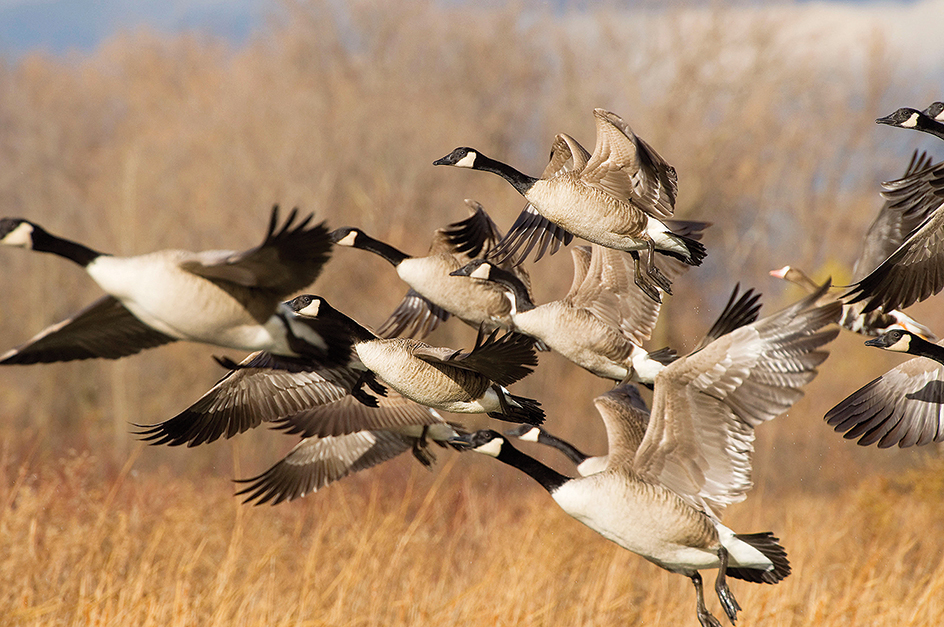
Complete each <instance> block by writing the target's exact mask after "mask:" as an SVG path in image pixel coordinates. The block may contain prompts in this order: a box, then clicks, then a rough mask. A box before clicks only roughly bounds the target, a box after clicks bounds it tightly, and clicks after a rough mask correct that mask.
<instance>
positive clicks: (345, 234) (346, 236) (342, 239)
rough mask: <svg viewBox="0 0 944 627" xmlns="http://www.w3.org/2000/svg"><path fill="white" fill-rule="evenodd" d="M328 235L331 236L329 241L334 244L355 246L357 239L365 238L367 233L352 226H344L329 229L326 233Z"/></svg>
mask: <svg viewBox="0 0 944 627" xmlns="http://www.w3.org/2000/svg"><path fill="white" fill-rule="evenodd" d="M328 237H329V238H331V243H333V244H334V245H336V246H354V247H356V246H357V244H358V242H359V240H364V239H366V238H367V234H366V233H364V232H363V231H362V230H360V229H358V228H355V227H353V226H345V227H341V228H340V229H335V230H334V231H331V232H330V233H328Z"/></svg>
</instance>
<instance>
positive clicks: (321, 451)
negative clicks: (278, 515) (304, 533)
mask: <svg viewBox="0 0 944 627" xmlns="http://www.w3.org/2000/svg"><path fill="white" fill-rule="evenodd" d="M400 398H401V399H402V397H400ZM404 400H405V399H404ZM413 405H414V406H415V403H414V404H413ZM425 411H426V412H427V413H429V414H431V415H433V416H434V417H435V418H436V420H435V421H433V422H432V423H429V421H423V423H417V424H414V425H409V424H405V425H400V426H397V427H391V428H388V429H374V430H363V431H356V432H353V433H345V434H342V435H327V436H311V437H306V438H304V439H302V440H301V441H300V442H299V443H298V444H296V445H295V447H294V448H292V450H291V451H289V453H288V455H286V456H285V457H284V458H283V459H282V461H280V462H278V463H277V464H275V465H274V466H272V467H271V468H269V469H268V470H266V471H265V472H263V473H261V474H259V475H256V476H255V477H250V478H248V479H237V480H236V481H237V482H238V483H244V484H247V485H246V487H244V488H243V489H241V490H239V491H238V492H236V494H237V496H244V497H245V498H244V500H243V502H244V503H250V502H254V503H255V504H256V505H262V504H263V503H271V504H272V505H277V504H279V503H281V502H282V501H291V500H293V499H296V498H300V497H303V496H305V495H306V494H309V493H312V492H317V491H318V490H320V489H321V488H324V487H326V486H327V485H329V484H331V483H334V482H335V481H337V480H339V479H343V478H344V477H346V476H348V475H350V474H353V473H355V472H358V471H361V470H365V469H367V468H370V467H372V466H376V465H377V464H380V463H382V462H385V461H387V460H388V459H392V458H394V457H396V456H398V455H400V454H401V453H404V452H406V451H412V452H413V456H414V457H415V458H416V459H417V460H418V461H419V462H420V463H421V464H423V465H424V466H427V467H429V466H430V465H432V463H433V462H434V461H435V456H434V455H433V453H432V451H430V450H428V448H427V443H428V442H429V440H432V441H433V442H435V443H436V444H438V445H439V446H443V447H445V446H447V445H448V446H451V447H453V448H456V449H459V450H461V449H462V448H463V447H462V446H461V445H459V444H456V441H457V439H458V438H461V437H462V436H463V435H465V434H466V431H465V430H464V429H462V427H460V426H459V425H456V424H454V423H449V422H446V421H445V420H443V419H442V417H441V416H439V414H438V413H437V412H436V410H434V409H426V410H425Z"/></svg>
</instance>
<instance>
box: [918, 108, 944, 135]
mask: <svg viewBox="0 0 944 627" xmlns="http://www.w3.org/2000/svg"><path fill="white" fill-rule="evenodd" d="M915 128H917V129H918V130H920V131H924V132H925V133H930V134H931V135H934V136H935V137H940V138H941V139H944V124H942V123H940V122H938V121H937V120H935V119H934V118H930V117H928V116H926V115H924V114H922V115H919V116H918V125H917V126H916V127H915Z"/></svg>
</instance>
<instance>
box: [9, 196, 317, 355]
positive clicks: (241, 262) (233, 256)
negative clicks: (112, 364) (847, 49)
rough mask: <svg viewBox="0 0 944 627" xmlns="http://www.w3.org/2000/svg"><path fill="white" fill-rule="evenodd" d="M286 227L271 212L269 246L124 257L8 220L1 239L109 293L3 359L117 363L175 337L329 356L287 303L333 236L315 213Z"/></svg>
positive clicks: (307, 280)
mask: <svg viewBox="0 0 944 627" xmlns="http://www.w3.org/2000/svg"><path fill="white" fill-rule="evenodd" d="M297 215H298V211H297V210H292V212H291V213H290V214H289V216H288V219H286V221H285V223H284V224H283V225H282V226H281V227H280V226H279V220H278V217H279V215H278V207H275V208H273V209H272V215H271V218H270V221H269V228H268V230H267V231H266V235H265V238H264V239H263V241H262V243H261V244H259V245H258V246H256V247H255V248H251V249H249V250H246V251H243V252H236V251H229V250H212V251H204V252H188V251H183V250H162V251H158V252H153V253H149V254H143V255H136V256H132V257H118V256H114V255H108V254H105V253H101V252H98V251H96V250H93V249H91V248H89V247H87V246H85V245H83V244H79V243H77V242H73V241H71V240H68V239H65V238H62V237H58V236H56V235H52V234H51V233H49V232H47V231H46V230H45V229H43V228H41V227H40V226H39V225H37V224H35V223H33V222H30V221H28V220H24V219H22V218H4V219H2V220H0V245H5V246H17V247H23V248H29V249H32V250H36V251H40V252H48V253H53V254H55V255H59V256H60V257H64V258H66V259H69V260H71V261H74V262H75V263H77V264H79V265H80V266H82V267H83V268H85V270H86V272H88V274H89V276H91V277H92V279H93V280H94V281H95V282H96V283H98V285H99V286H100V287H101V288H102V289H103V290H104V291H105V292H106V293H107V296H104V297H102V298H100V299H99V300H97V301H95V302H94V303H93V304H92V305H90V306H89V307H86V308H85V309H83V310H82V311H80V312H79V313H77V314H76V315H74V316H72V317H70V318H68V319H66V320H64V321H62V322H59V323H57V324H54V325H52V326H50V327H48V328H46V329H45V330H43V331H42V332H40V333H39V334H38V335H36V336H35V337H34V338H33V339H31V340H30V341H29V342H27V343H26V344H24V345H22V346H20V347H18V348H15V349H13V350H10V351H8V352H7V353H5V354H4V355H0V364H33V363H48V362H56V361H70V360H74V359H91V358H96V357H100V358H105V359H117V358H119V357H124V356H126V355H133V354H135V353H137V352H139V351H141V350H143V349H145V348H151V347H154V346H160V345H162V344H167V343H169V342H174V341H176V340H187V341H191V342H203V343H206V344H213V345H216V346H223V347H227V348H237V349H242V350H265V351H269V352H271V353H275V354H278V355H286V356H294V357H298V356H309V355H323V354H324V352H325V351H326V350H327V348H328V347H327V344H326V342H325V339H324V338H322V337H320V336H319V335H318V334H317V333H314V332H313V331H312V330H311V328H310V326H308V325H306V324H303V323H299V322H298V321H296V320H293V319H291V318H290V317H289V316H288V313H289V310H288V309H287V308H286V307H285V306H284V305H283V304H281V301H282V300H283V299H284V298H286V297H288V296H290V295H291V294H292V293H294V292H297V291H298V290H300V289H302V288H304V287H306V286H308V285H309V284H311V283H312V282H314V280H315V279H316V278H317V277H318V275H319V273H320V272H321V269H322V267H323V266H324V264H325V263H326V262H327V261H328V257H329V256H330V252H331V241H330V239H329V237H328V230H327V229H326V228H325V226H324V224H323V223H322V224H316V225H310V222H311V220H312V216H311V215H309V216H308V217H306V218H304V219H302V220H300V221H298V222H296V221H295V219H296V217H297Z"/></svg>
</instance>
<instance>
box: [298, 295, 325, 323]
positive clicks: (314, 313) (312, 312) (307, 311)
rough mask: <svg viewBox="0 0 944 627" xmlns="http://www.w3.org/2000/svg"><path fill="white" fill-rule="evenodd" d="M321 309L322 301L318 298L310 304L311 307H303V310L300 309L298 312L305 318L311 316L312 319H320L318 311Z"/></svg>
mask: <svg viewBox="0 0 944 627" xmlns="http://www.w3.org/2000/svg"><path fill="white" fill-rule="evenodd" d="M320 307H321V301H320V300H319V299H317V298H316V299H314V300H313V301H311V304H310V305H308V306H306V307H303V308H302V309H299V310H298V313H299V314H301V315H303V316H310V317H312V318H317V317H318V309H319V308H320Z"/></svg>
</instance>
